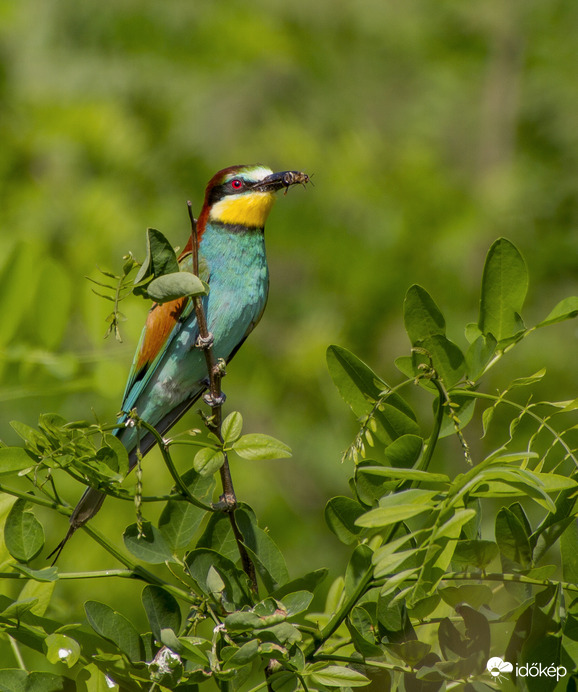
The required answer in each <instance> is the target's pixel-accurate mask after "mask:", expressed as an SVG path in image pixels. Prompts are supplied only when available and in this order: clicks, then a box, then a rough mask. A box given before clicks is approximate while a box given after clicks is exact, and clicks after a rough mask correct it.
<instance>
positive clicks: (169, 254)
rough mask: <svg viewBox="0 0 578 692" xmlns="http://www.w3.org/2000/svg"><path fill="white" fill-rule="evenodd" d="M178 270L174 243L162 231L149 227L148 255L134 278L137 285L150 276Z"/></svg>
mask: <svg viewBox="0 0 578 692" xmlns="http://www.w3.org/2000/svg"><path fill="white" fill-rule="evenodd" d="M178 271H179V263H178V261H177V256H176V254H175V251H174V250H173V247H172V245H171V244H170V243H169V241H168V240H167V239H166V238H165V236H164V235H163V234H162V233H161V232H160V231H157V230H156V229H155V228H147V256H146V258H145V260H144V262H143V263H142V265H141V268H140V269H139V272H138V274H137V275H136V277H135V279H134V283H135V286H136V285H137V284H139V283H141V282H142V281H144V280H145V279H147V278H148V277H151V276H152V277H156V276H162V275H163V274H172V273H174V272H178ZM137 292H138V289H137Z"/></svg>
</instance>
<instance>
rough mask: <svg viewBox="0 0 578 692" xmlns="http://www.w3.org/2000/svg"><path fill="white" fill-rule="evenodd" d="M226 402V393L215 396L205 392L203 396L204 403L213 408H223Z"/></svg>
mask: <svg viewBox="0 0 578 692" xmlns="http://www.w3.org/2000/svg"><path fill="white" fill-rule="evenodd" d="M226 400H227V397H226V396H225V394H224V392H221V393H220V394H219V395H218V396H213V395H212V394H211V392H205V393H204V394H203V401H204V402H205V404H208V405H209V406H211V407H214V406H222V405H223V404H224V403H225V401H226Z"/></svg>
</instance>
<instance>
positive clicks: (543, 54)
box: [0, 0, 578, 621]
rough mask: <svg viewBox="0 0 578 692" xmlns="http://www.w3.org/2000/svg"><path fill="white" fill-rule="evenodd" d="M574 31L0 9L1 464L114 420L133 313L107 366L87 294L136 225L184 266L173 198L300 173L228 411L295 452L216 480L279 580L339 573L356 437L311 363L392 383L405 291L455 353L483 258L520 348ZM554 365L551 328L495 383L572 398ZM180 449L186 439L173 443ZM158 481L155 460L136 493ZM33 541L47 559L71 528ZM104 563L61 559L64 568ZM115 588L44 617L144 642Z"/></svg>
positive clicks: (232, 374)
mask: <svg viewBox="0 0 578 692" xmlns="http://www.w3.org/2000/svg"><path fill="white" fill-rule="evenodd" d="M577 28H578V4H577V3H576V2H574V1H573V0H550V1H549V2H546V3H545V2H538V1H537V0H525V2H521V1H519V0H518V1H515V0H511V1H510V2H503V1H500V0H487V1H486V2H484V3H481V2H476V3H474V2H470V3H464V2H462V1H461V0H441V1H439V2H436V3H431V2H425V1H423V0H413V1H411V2H394V1H393V0H392V1H387V0H366V2H364V3H354V2H341V3H337V2H335V1H334V0H332V1H330V0H315V1H314V2H312V1H311V0H293V1H292V2H271V0H267V1H266V0H254V1H253V2H250V3H247V2H246V1H245V2H242V1H240V0H228V2H227V3H217V2H213V1H212V0H200V1H199V0H198V1H197V2H191V0H171V1H170V2H159V1H158V0H139V1H138V2H136V0H121V1H120V2H116V3H102V2H100V0H99V1H98V2H97V0H83V2H81V3H79V2H76V1H73V0H20V1H19V2H14V1H10V0H0V64H1V68H0V315H1V325H2V326H1V328H0V378H1V387H0V438H1V439H2V440H4V441H5V442H6V443H8V444H16V443H17V442H18V438H17V437H16V435H15V434H14V433H13V431H12V430H11V428H10V427H9V421H10V420H13V419H16V420H20V421H24V422H26V423H28V424H31V425H33V424H35V423H36V421H37V419H38V415H39V413H41V412H48V411H51V412H58V413H60V414H61V415H63V416H66V417H69V418H71V419H91V418H92V417H93V416H96V417H98V418H99V419H100V420H107V421H113V420H114V419H115V414H116V412H117V410H118V409H119V406H120V401H121V397H122V392H123V388H124V383H125V378H126V375H127V373H128V369H129V366H130V362H131V359H132V353H133V351H134V348H135V346H136V343H137V340H138V337H139V334H140V330H141V327H142V324H143V322H144V319H145V316H146V311H147V305H146V304H145V302H144V301H142V300H139V299H131V300H129V301H126V302H125V303H124V304H123V307H122V310H123V312H124V313H125V314H126V315H127V317H128V321H127V322H126V323H124V324H123V325H122V330H123V336H124V342H123V343H122V344H118V343H116V342H115V341H114V339H109V340H106V341H105V340H104V339H103V335H104V332H105V330H106V323H105V321H104V320H105V317H106V315H107V314H108V312H109V311H110V304H108V303H107V302H106V301H104V300H102V299H100V298H98V297H97V296H95V295H94V294H93V293H92V290H91V284H90V283H89V282H88V281H87V280H86V278H85V277H86V276H87V275H88V276H91V277H93V278H99V276H98V269H97V267H101V268H105V269H109V270H115V271H117V272H118V271H119V270H120V267H121V265H122V256H123V255H124V254H126V253H127V252H128V251H132V252H133V253H134V254H135V256H136V257H138V258H141V259H142V258H143V256H144V244H145V228H146V227H147V226H152V227H155V228H158V229H160V230H162V231H163V232H164V233H165V234H166V235H167V236H168V237H169V238H170V240H171V241H172V242H173V244H174V245H180V246H182V245H184V243H185V242H186V237H187V233H188V223H187V212H186V206H185V202H186V200H187V199H191V200H192V201H193V205H194V208H195V209H196V210H197V211H198V210H199V209H200V206H201V203H202V196H203V191H204V186H205V184H206V182H207V181H208V179H209V178H210V177H211V176H212V175H213V174H214V173H215V172H216V171H217V170H219V169H221V168H223V167H225V166H228V165H231V164H237V163H255V162H262V163H265V164H267V165H269V166H271V167H272V168H274V169H275V170H285V169H298V170H303V171H306V172H307V173H308V174H309V175H311V176H312V179H313V182H314V187H312V186H309V187H308V188H307V189H306V190H303V189H300V188H295V189H292V190H291V191H290V192H289V194H288V195H287V196H285V197H284V196H281V195H280V196H279V197H280V198H279V200H278V202H277V205H276V208H275V209H274V210H273V213H272V215H271V217H270V220H269V223H268V227H267V243H268V256H269V262H270V269H271V292H270V299H269V305H268V308H267V311H266V313H265V317H264V319H263V321H262V323H261V324H260V325H259V327H258V329H257V330H256V332H255V333H254V334H253V335H252V336H251V338H250V339H249V340H248V342H247V343H246V345H245V346H244V347H243V349H242V350H241V352H240V353H239V355H238V356H237V357H236V359H235V360H234V361H233V363H232V364H231V367H230V368H229V373H228V375H227V378H226V380H225V382H224V389H225V391H226V393H227V395H228V400H227V407H226V408H227V411H230V410H234V409H237V410H240V411H241V412H242V414H243V416H244V419H245V423H246V429H245V431H246V432H265V433H268V434H271V435H275V436H277V437H279V438H280V439H282V440H284V441H285V442H287V443H288V444H289V445H291V447H292V448H293V451H294V457H293V459H292V460H283V461H279V462H253V463H251V462H247V461H242V460H237V459H235V460H233V462H232V464H233V475H234V480H235V482H236V488H237V492H238V495H239V497H240V499H242V500H243V501H246V502H248V503H249V504H250V505H252V506H253V507H254V509H255V510H256V512H257V514H258V516H259V517H260V519H261V522H262V525H263V526H267V527H268V528H269V529H270V531H271V535H272V536H273V537H274V539H275V540H276V541H277V543H278V544H279V545H280V547H281V548H282V550H283V551H284V553H285V555H286V557H287V559H288V562H289V568H290V571H291V573H292V575H293V576H298V575H299V574H301V573H302V572H303V571H305V570H308V569H314V568H317V567H322V566H330V567H331V568H332V570H333V573H334V574H336V573H339V572H341V571H342V570H343V568H344V564H345V561H346V559H347V555H348V553H349V549H347V548H345V547H344V546H341V545H340V544H339V543H338V541H337V539H336V538H335V537H334V536H333V535H332V534H330V533H329V532H328V530H327V529H326V528H325V526H324V520H323V506H324V504H325V502H326V501H327V499H329V497H331V496H332V494H348V488H347V478H348V476H349V475H350V473H351V469H350V468H348V467H347V466H346V465H342V464H341V463H340V456H341V453H342V451H343V450H344V449H345V448H346V447H347V446H348V444H349V443H350V441H351V439H352V437H353V435H354V432H355V421H354V420H353V418H352V416H351V415H350V412H349V411H348V409H347V408H346V407H345V405H344V404H343V403H342V402H341V400H340V399H339V395H338V394H337V392H336V390H335V389H334V387H333V385H332V383H331V381H330V378H329V376H328V374H327V372H326V367H325V355H324V354H325V349H326V347H327V345H329V344H330V343H337V344H340V345H343V346H346V347H347V348H350V349H352V350H353V351H354V352H355V353H357V354H358V355H359V356H360V357H362V358H363V359H364V360H366V361H367V362H368V363H370V364H371V365H372V367H374V369H376V370H377V372H379V373H380V374H381V375H382V376H384V377H385V378H386V379H388V380H390V381H392V382H394V383H395V382H397V381H399V380H400V379H401V376H400V375H399V374H396V370H395V368H394V366H393V364H392V361H393V359H394V358H395V357H396V356H398V355H402V354H405V353H407V351H408V347H409V343H408V341H407V338H406V336H405V333H404V330H403V322H402V301H403V296H404V294H405V291H406V290H407V288H408V287H409V285H410V284H412V283H415V282H417V283H420V284H422V285H423V286H424V287H425V288H427V290H428V291H429V292H430V293H431V294H432V295H433V296H434V298H435V299H436V301H437V302H438V304H439V305H440V307H441V308H442V310H443V311H444V312H445V313H446V316H447V318H448V330H449V336H450V337H451V338H452V339H454V340H455V341H457V342H458V343H460V344H462V345H463V344H465V340H464V338H463V333H462V332H463V325H464V324H465V323H466V322H468V321H475V320H476V319H477V309H478V296H479V285H480V279H481V270H482V266H483V261H484V257H485V254H486V251H487V249H488V248H489V246H490V244H491V243H492V241H493V240H494V239H495V238H497V237H498V236H500V235H505V236H507V237H508V238H510V239H511V240H512V241H513V242H514V243H515V244H516V245H517V246H518V247H519V249H520V250H521V252H522V253H523V255H524V256H525V257H526V259H527V261H528V265H529V269H530V276H531V282H532V283H531V288H530V295H529V299H528V311H527V323H529V324H531V323H533V322H534V321H538V320H539V319H541V318H543V317H544V316H545V315H546V314H547V312H549V310H550V308H551V307H552V306H553V305H554V304H555V303H556V302H557V301H558V300H559V299H561V298H563V297H565V296H566V295H570V294H572V293H575V292H576V269H577V265H578V232H577V231H578V229H577V226H578V121H577V115H576V114H577V113H578V88H577V85H576V75H577V74H578V51H576V29H577ZM575 351H576V328H575V326H574V324H573V323H569V324H567V325H561V326H559V327H556V328H553V329H550V330H544V333H543V334H542V333H538V334H537V335H536V336H535V338H532V339H530V340H528V341H527V343H524V344H523V345H522V346H521V347H520V348H519V349H517V355H516V360H515V362H512V361H509V362H508V363H507V364H506V365H504V366H503V367H502V372H504V368H505V371H506V373H507V375H508V376H510V375H512V376H516V375H517V374H524V375H527V374H530V373H531V372H533V371H534V370H536V369H538V368H539V367H542V365H547V366H548V378H547V381H546V385H545V386H547V387H549V391H551V392H555V394H552V396H554V397H555V398H557V399H563V398H574V396H575V383H576V378H575V376H574V375H575V373H576V368H575ZM569 373H573V375H572V376H571V375H570V374H569ZM498 375H499V373H498ZM198 425H199V420H198V418H197V417H195V415H194V414H191V415H188V416H187V417H186V419H185V420H184V421H183V422H182V423H181V425H180V429H184V428H186V427H193V426H198ZM424 432H427V431H424ZM470 434H472V433H470ZM473 434H474V436H475V435H476V434H477V433H476V431H474V433H473ZM177 458H178V461H179V464H180V468H182V469H184V468H186V467H187V465H188V464H190V461H191V460H190V458H188V457H187V455H186V454H185V453H181V451H180V450H179V452H178V453H177ZM159 483H166V485H167V486H168V485H169V481H168V479H167V475H166V473H165V472H164V470H163V468H162V464H161V462H160V458H159V457H158V456H157V455H156V453H152V454H151V455H150V456H149V457H147V459H146V463H145V476H144V489H145V493H146V492H147V486H148V487H149V488H151V489H153V488H154V489H156V488H157V487H158V484H159ZM65 494H66V495H67V497H68V500H69V501H70V502H74V501H75V499H76V497H77V496H78V495H79V489H78V488H77V487H75V486H74V485H73V484H72V483H71V484H69V485H67V486H66V489H65ZM128 504H129V503H124V504H123V503H120V502H114V501H111V500H109V501H107V504H106V505H105V508H106V509H105V511H103V512H102V513H101V515H99V517H98V518H97V519H96V520H95V525H97V526H98V527H100V528H101V529H103V530H105V531H108V532H110V533H112V534H113V535H114V532H116V534H117V535H119V537H120V532H121V528H122V527H123V526H125V525H126V524H128V523H131V522H132V521H134V510H133V509H132V507H130V506H128ZM147 511H148V512H149V514H150V516H149V518H151V519H153V520H154V518H155V515H154V511H152V510H148V509H147ZM45 518H46V521H47V532H48V542H49V544H50V545H55V544H56V543H57V542H58V540H59V539H60V537H61V535H62V533H63V532H64V531H65V524H66V522H65V521H64V520H63V519H61V518H59V517H54V516H52V515H46V516H45ZM111 563H112V560H111V558H109V557H108V556H107V555H106V554H105V553H104V552H102V551H101V550H100V549H99V548H98V547H97V546H96V545H94V546H93V545H92V544H91V543H90V542H89V541H88V539H84V540H83V537H82V536H80V535H78V536H76V537H75V539H74V540H73V541H72V542H71V544H70V546H69V547H68V548H67V550H66V551H65V553H64V554H63V556H62V558H61V563H60V564H61V567H62V568H63V569H95V568H104V567H106V566H115V565H112V564H111ZM6 588H7V589H8V588H9V587H8V586H6ZM133 589H134V585H130V584H125V583H120V582H118V583H115V586H114V591H113V589H112V587H111V584H110V582H108V583H98V582H89V583H87V582H77V583H74V584H72V583H71V584H67V585H65V586H62V585H60V584H59V585H58V587H57V590H56V592H55V596H56V600H55V604H56V608H58V609H60V610H61V612H62V613H65V614H68V617H70V619H76V620H78V618H80V617H82V605H81V604H82V601H83V600H85V599H86V598H87V597H88V596H90V597H91V598H96V599H99V598H100V599H102V600H107V602H109V603H110V604H111V605H113V606H114V607H117V608H119V609H120V610H121V611H123V612H124V613H125V614H127V615H132V616H133V617H134V618H135V619H137V620H140V621H143V620H144V615H143V614H142V613H140V612H135V613H128V612H127V610H126V608H127V606H126V603H125V600H126V595H127V594H129V593H130V592H131V590H133Z"/></svg>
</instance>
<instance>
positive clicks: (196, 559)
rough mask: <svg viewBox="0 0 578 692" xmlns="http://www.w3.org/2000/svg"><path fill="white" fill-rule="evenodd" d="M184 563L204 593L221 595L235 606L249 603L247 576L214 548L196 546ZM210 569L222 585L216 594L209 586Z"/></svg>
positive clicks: (239, 606)
mask: <svg viewBox="0 0 578 692" xmlns="http://www.w3.org/2000/svg"><path fill="white" fill-rule="evenodd" d="M185 564H186V566H187V571H188V572H189V574H190V575H191V578H192V579H194V580H195V582H196V583H197V585H198V586H199V588H200V589H201V590H202V591H203V592H204V593H205V594H207V595H215V596H221V597H222V598H223V599H224V600H226V602H227V603H228V604H230V605H231V606H233V607H235V608H241V607H242V606H244V605H250V604H251V597H250V595H249V594H250V589H249V585H248V580H247V576H246V575H245V573H244V572H242V571H241V570H240V569H238V568H237V567H236V566H235V564H234V563H233V562H232V561H231V560H229V559H227V558H226V557H223V556H222V555H219V553H217V552H215V551H214V550H209V549H207V548H198V549H195V550H192V551H191V552H190V553H188V554H187V555H186V556H185ZM211 571H214V572H215V573H216V574H217V575H218V576H219V577H220V579H221V581H222V583H223V585H224V587H223V589H219V591H218V593H217V594H215V592H214V590H213V589H212V588H211Z"/></svg>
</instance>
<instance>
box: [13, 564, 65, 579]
mask: <svg viewBox="0 0 578 692" xmlns="http://www.w3.org/2000/svg"><path fill="white" fill-rule="evenodd" d="M11 567H12V569H15V570H16V571H18V572H21V573H22V574H25V575H26V576H27V577H31V578H32V579H34V581H37V582H46V581H56V580H57V579H58V578H59V576H58V567H56V565H54V566H53V567H43V568H42V569H30V567H27V566H26V565H11Z"/></svg>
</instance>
